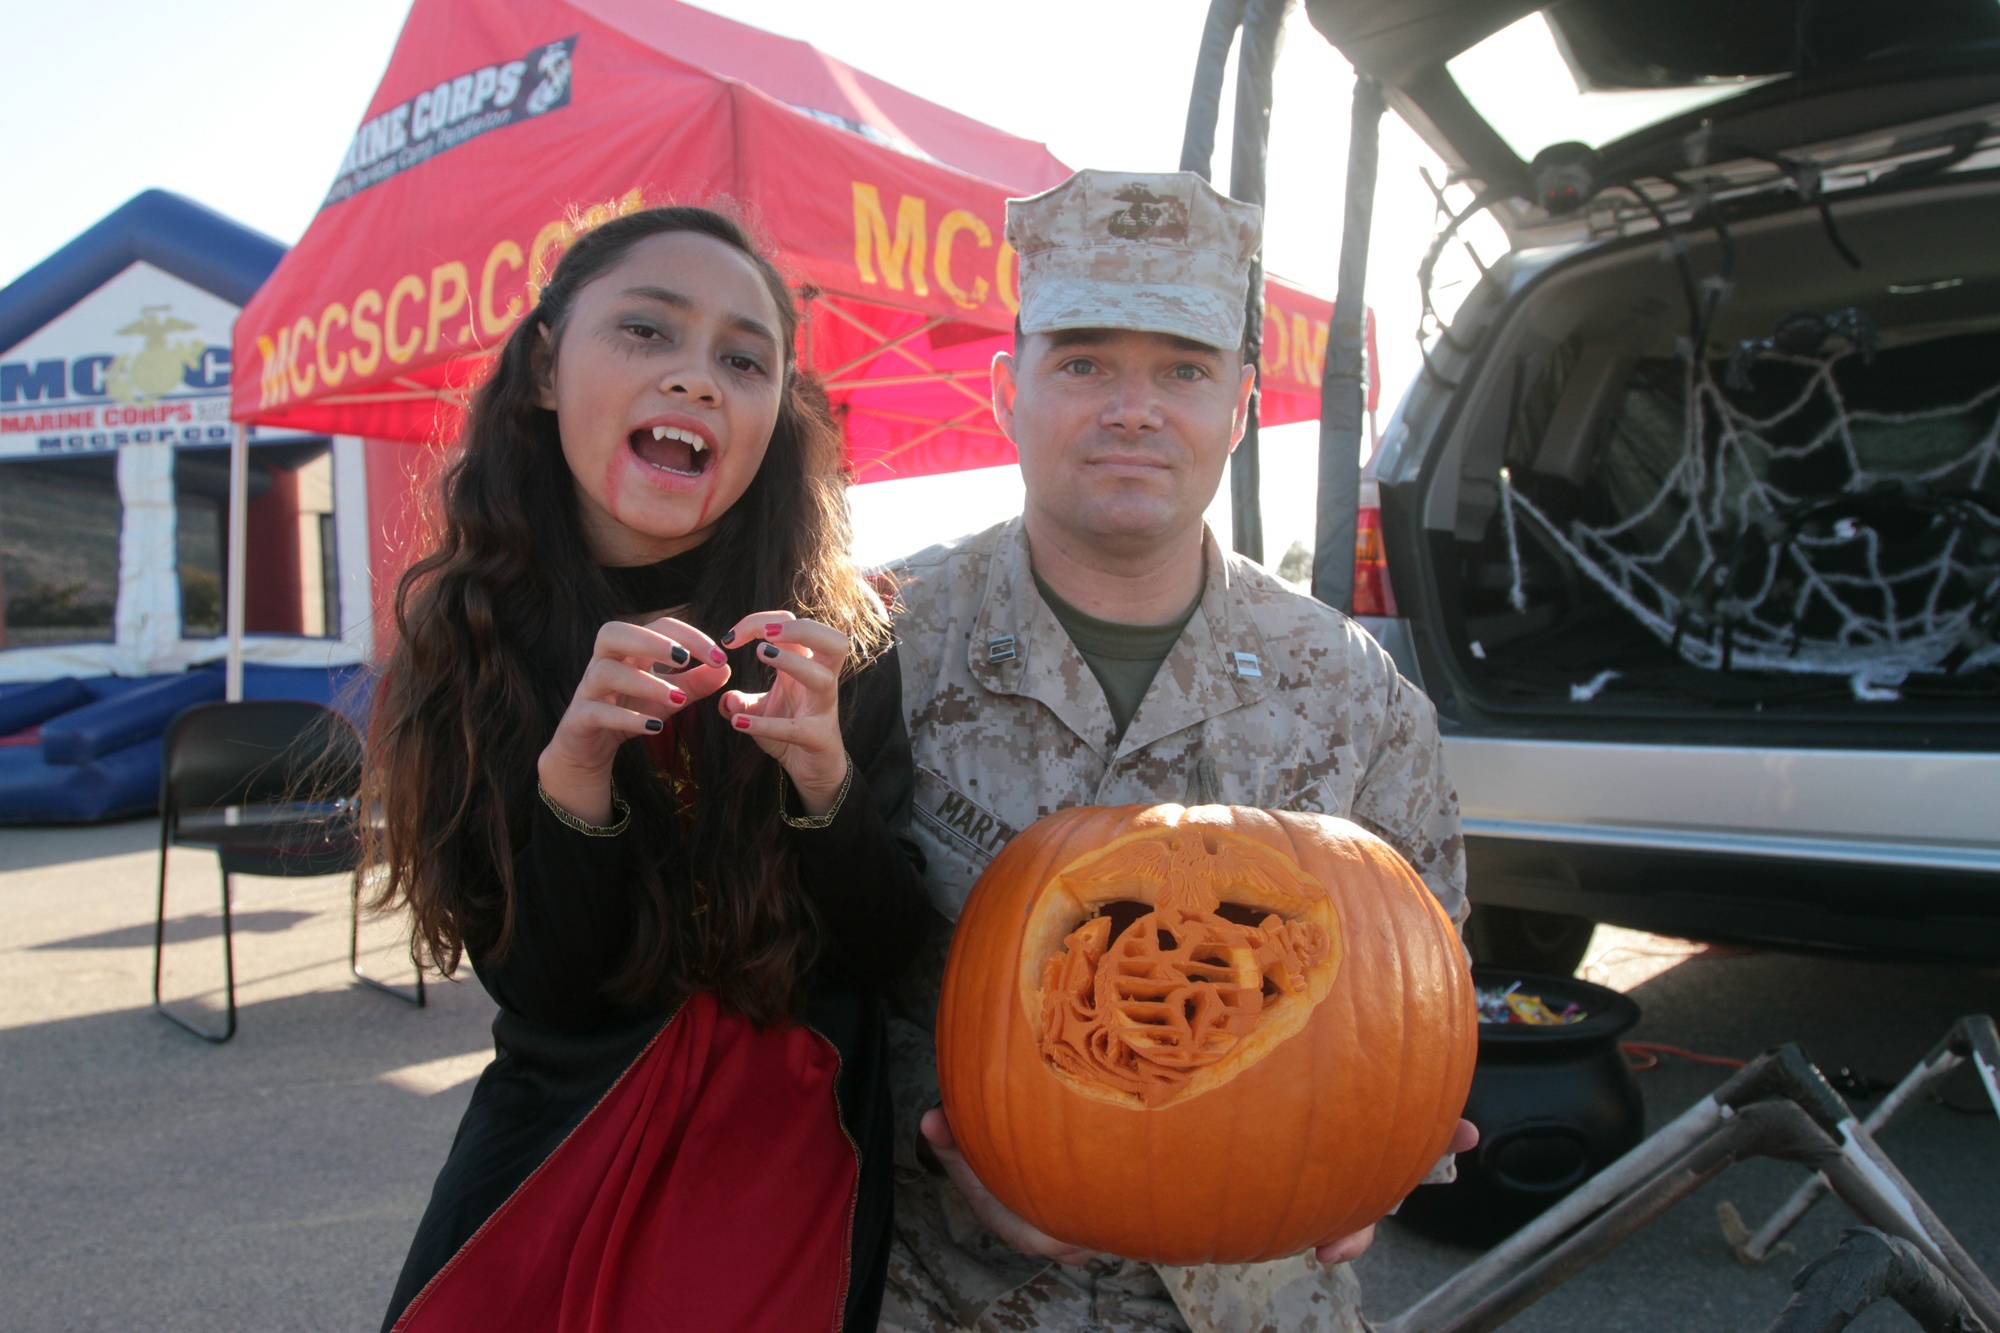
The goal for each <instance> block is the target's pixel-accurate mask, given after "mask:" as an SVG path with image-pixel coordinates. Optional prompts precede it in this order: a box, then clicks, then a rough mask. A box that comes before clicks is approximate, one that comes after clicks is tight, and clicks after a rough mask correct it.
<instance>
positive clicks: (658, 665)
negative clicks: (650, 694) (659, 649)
mask: <svg viewBox="0 0 2000 1333" xmlns="http://www.w3.org/2000/svg"><path fill="white" fill-rule="evenodd" d="M677 670H679V668H678V667H670V666H668V665H667V664H666V663H665V662H655V663H653V674H654V675H656V676H671V675H673V674H674V672H675V671H677Z"/></svg>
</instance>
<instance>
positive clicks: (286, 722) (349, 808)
mask: <svg viewBox="0 0 2000 1333" xmlns="http://www.w3.org/2000/svg"><path fill="white" fill-rule="evenodd" d="M163 745H164V750H165V753H164V757H163V762H162V764H161V771H160V891H159V914H158V917H157V918H156V920H155V922H154V926H153V1008H154V1010H155V1011H156V1012H158V1013H159V1014H161V1015H162V1016H164V1017H166V1018H168V1019H170V1020H171V1021H173V1022H174V1023H176V1024H178V1025H179V1026H181V1027H183V1028H185V1029H187V1030H188V1031H189V1032H191V1033H193V1034H194V1035H195V1036H197V1037H200V1038H201V1039H202V1040H203V1041H208V1042H217V1043H220V1042H225V1041H228V1040H229V1039H230V1038H231V1037H233V1036H235V1035H236V959H235V951H234V948H233V944H232V939H231V934H230V915H229V888H230V885H229V881H230V877H231V876H233V875H271V876H280V877H287V878H290V877H299V876H306V875H337V874H340V873H342V872H347V873H348V874H351V875H352V876H353V888H352V891H351V894H350V900H351V901H350V909H351V916H350V920H349V924H348V935H347V965H348V969H349V970H350V971H351V972H352V973H353V974H354V977H355V979H356V980H357V981H360V982H361V983H363V984H364V985H367V986H371V987H373V988H374V989H376V990H379V991H381V992H383V993H384V994H386V995H393V996H395V997H396V998H397V999H399V1000H406V1001H408V1002H409V1003H411V1004H414V1005H417V1006H418V1007H420V1008H421V1007H422V1006H423V1003H424V973H423V969H422V967H418V968H417V980H416V984H415V985H414V986H412V987H407V988H406V987H402V986H393V985H390V984H388V983H387V982H383V981H378V980H377V979H375V978H374V977H371V976H369V975H367V974H366V973H364V972H363V971H362V970H361V955H360V948H361V854H362V853H361V828H360V813H359V810H358V807H357V804H356V797H357V795H358V793H359V791H360V788H361V738H360V737H359V736H358V735H356V734H355V731H354V728H353V726H351V725H350V724H349V723H348V721H347V719H345V718H343V717H341V716H340V714H338V713H336V712H333V711H332V710H331V709H328V708H323V707H321V706H320V705H318V704H314V703H304V702H299V701H291V700H283V701H280V700H271V701H258V702H251V703H220V704H200V705H197V706H196V707H193V708H190V709H188V710H187V711H186V712H184V713H182V714H180V716H178V717H176V718H175V719H174V720H173V723H172V724H171V725H170V726H169V727H168V728H167V734H166V738H165V740H164V742H163ZM169 847H202V848H206V849H208V850H210V851H212V852H214V853H215V854H216V858H217V859H218V860H219V861H220V862H221V863H222V975H223V994H224V996H225V1005H226V1008H225V1021H224V1024H223V1027H222V1030H221V1031H220V1032H216V1031H212V1030H210V1029H208V1028H204V1027H202V1026H201V1025H200V1024H198V1023H195V1022H192V1021H190V1020H189V1019H187V1018H185V1017H183V1016H181V1015H180V1014H177V1013H175V1012H174V1011H173V1010H172V1009H170V1008H169V1007H168V1006H167V1005H166V1004H165V1003H164V1002H163V1001H162V1000H161V998H160V972H161V965H162V962H163V960H164V957H165V954H166V940H167V849H168V848H169Z"/></svg>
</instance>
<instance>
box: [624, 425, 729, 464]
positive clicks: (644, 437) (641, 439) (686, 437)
mask: <svg viewBox="0 0 2000 1333" xmlns="http://www.w3.org/2000/svg"><path fill="white" fill-rule="evenodd" d="M626 442H627V443H628V444H629V445H630V446H631V449H632V452H633V453H635V454H637V455H638V456H639V458H640V460H641V461H642V462H645V463H649V464H651V465H652V466H653V467H656V468H659V469H660V470H661V471H663V472H672V473H675V474H676V475H678V476H683V477H699V476H700V475H701V474H702V473H704V472H706V471H707V470H708V464H709V461H710V459H712V458H713V457H714V451H713V450H711V449H710V448H709V447H708V441H706V440H704V439H702V438H701V436H699V435H697V434H695V433H694V432H693V431H691V430H682V429H681V428H680V427H678V426H652V427H642V428H641V429H639V430H635V431H633V432H632V433H631V434H630V435H629V436H627V437H626Z"/></svg>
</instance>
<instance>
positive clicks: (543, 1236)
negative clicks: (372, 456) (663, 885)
mask: <svg viewBox="0 0 2000 1333" xmlns="http://www.w3.org/2000/svg"><path fill="white" fill-rule="evenodd" d="M677 566H678V567H677ZM607 573H608V574H611V575H612V576H613V577H614V584H616V583H618V582H621V581H622V582H623V583H624V584H625V585H626V586H625V587H624V588H623V589H622V590H621V591H622V592H623V593H624V594H625V600H627V601H629V602H631V604H633V605H636V606H641V607H648V608H656V607H660V606H672V605H678V604H680V603H681V602H684V601H686V600H687V598H686V590H685V587H684V584H685V580H686V577H687V573H688V570H687V566H686V562H685V558H683V559H682V560H681V561H679V562H676V561H669V562H666V563H665V564H663V565H662V566H655V567H651V568H650V569H644V570H612V571H607ZM675 593H679V595H678V596H675V595H674V594H675ZM648 599H658V600H648ZM841 696H842V697H841V722H842V731H843V733H844V735H845V737H846V741H847V751H848V755H849V757H850V758H851V760H852V762H853V777H852V785H851V787H850V789H849V790H848V792H847V795H846V798H845V799H844V801H843V802H842V803H841V805H840V808H839V810H838V812H837V814H836V816H835V818H834V819H833V821H832V822H831V823H830V824H828V825H827V826H825V827H823V828H811V829H793V828H786V829H785V830H784V836H786V837H789V838H791V839H793V841H794V847H793V851H794V854H795V864H796V865H797V867H798V876H799V882H800V884H801V886H802V888H803V889H804V891H805V892H806V893H807V894H808V895H809V896H810V897H811V899H812V901H813V904H814V907H815V909H816V911H817V914H818V917H819V920H820V922H821V926H822V946H821V952H820V961H819V963H818V964H817V965H816V966H815V969H814V972H813V974H812V976H811V978H810V992H809V999H808V1001H807V1003H806V1005H805V1008H804V1011H803V1012H802V1013H801V1014H800V1016H799V1019H798V1022H797V1024H796V1025H780V1026H779V1027H777V1028H766V1029H759V1028H756V1027H754V1026H753V1025H751V1024H749V1023H748V1022H747V1021H746V1020H744V1019H742V1018H741V1017H739V1016H736V1015H733V1014H731V1013H729V1012H728V1011H726V1010H723V1009H721V1007H720V1006H719V1005H717V1004H716V1002H715V1000H714V997H713V996H710V995H707V994H706V993H701V992H697V993H696V994H695V995H693V996H690V997H688V998H687V999H686V1000H685V1001H683V1002H682V1003H680V1004H679V1005H675V1006H673V1007H670V1008H652V1009H644V1008H639V1009H635V1008H630V1007H621V1006H619V1005H617V1004H614V1003H612V1002H611V1001H609V1000H608V999H606V998H605V997H604V995H603V994H602V992H601V989H600V987H601V982H602V980H603V978H605V977H607V976H608V975H610V974H611V972H612V971H613V969H614V968H615V966H616V964H617V962H618V960H619V959H620V957H621V956H622V953H623V950H624V947H625V944H626V942H627V940H628V938H629V926H630V921H631V907H630V898H629V896H628V895H627V893H626V892H625V886H626V885H627V884H628V883H629V880H630V877H631V875H632V874H633V870H632V864H633V862H632V858H633V857H635V856H638V855H642V854H644V843H643V841H642V835H641V834H640V832H639V831H638V829H637V827H636V825H637V821H636V820H635V821H634V827H632V828H627V829H626V830H625V831H623V832H621V833H619V834H618V835H617V836H614V837H605V836H593V835H589V834H585V833H583V832H581V831H578V830H577V829H574V828H571V827H570V826H569V825H567V824H565V823H564V822H563V821H562V820H560V819H558V818H557V817H556V816H555V815H554V814H553V813H552V812H551V811H550V810H549V809H548V808H547V807H546V806H544V805H543V804H542V803H541V802H540V801H537V802H535V804H534V814H533V816H532V818H533V824H532V827H531V829H530V830H529V836H528V838H527V842H526V846H525V847H524V848H523V849H522V850H521V851H520V853H519V854H518V855H517V857H516V859H515V863H514V875H515V883H516V893H517V903H516V912H517V918H516V927H515V935H514V940H513V942H512V944H511V945H510V947H509V948H508V950H507V951H506V953H505V954H504V956H503V957H502V958H500V959H499V960H497V961H495V960H493V959H491V958H490V957H482V951H481V950H479V949H478V948H477V947H476V945H474V944H469V952H470V953H471V956H472V962H473V965H474V968H475V969H476V971H477V973H478V976H479V980H480V982H481V984H482V985H484V986H485V988H486V990H487V992H488V993H489V994H490V995H491V996H492V997H493V999H494V1000H495V1001H496V1002H497V1003H498V1004H499V1006H500V1012H499V1015H498V1017H497V1018H495V1020H494V1023H493V1038H494V1047H495V1051H496V1056H495V1059H494V1060H493V1062H492V1063H491V1064H490V1065H488V1066H487V1068H486V1070H485V1072H484V1073H483V1074H482V1075H481V1076H480V1078H479V1081H478V1083H477V1085H476V1086H475V1088H474V1090H473V1093H472V1100H471V1104H470V1105H469V1106H468V1107H467V1109H466V1113H465V1118H464V1120H463V1121H462V1122H461V1124H460V1125H459V1129H458V1134H457V1137H456V1139H455V1140H454V1141H453V1144H452V1148H451V1152H450V1155H449V1157H448V1158H447V1159H446V1162H445V1165H444V1169H443V1170H442V1171H441V1172H440V1173H439V1175H438V1179H437V1183H436V1185H435V1186H434V1187H433V1190H432V1194H431V1200H430V1205H429V1207H428V1208H427V1209H426V1210H425V1213H424V1217H423V1220H422V1222H421V1223H420V1224H419V1226H418V1229H417V1235H416V1238H415V1241H414V1242H413V1243H412V1245H411V1248H410V1253H409V1257H408V1259H407V1260H406V1262H405V1265H404V1268H403V1273H402V1276H401V1278H400V1280H399V1281H398V1282H397V1285H396V1291H395V1295H394V1297H393V1299H392V1301H391V1303H390V1307H389V1313H388V1316H387V1318H386V1319H385V1321H384V1325H383V1326H384V1328H385V1329H394V1330H400V1331H402V1333H429V1331H431V1330H439V1329H460V1328H462V1329H467V1330H472V1329H477V1330H480V1333H488V1331H489V1330H500V1329H515V1328H520V1329H537V1330H562V1333H613V1331H615V1330H621V1329H626V1328H639V1327H646V1328H651V1327H672V1328H695V1327H700V1328H704V1329H707V1328H740V1329H760V1330H761V1329H770V1330H773V1331H774V1333H777V1331H778V1330H785V1331H786V1333H789V1331H790V1330H793V1329H799V1328H813V1327H817V1328H826V1329H829V1330H831V1331H834V1333H837V1331H838V1330H851V1331H853V1333H865V1331H866V1330H872V1329H874V1327H875V1324H876V1319H877V1311H878V1309H879V1306H880V1302H881V1292H882V1282H883V1275H884V1272H885V1268H886V1265H887V1261H888V1241H889V1227H890V1190H891V1179H890V1171H891V1134H892V1124H891V1121H892V1116H891V1110H890V1104H889V1096H888V1084H887V1059H888V1052H887V1046H886V1039H885V1036H884V1030H883V1019H882V1014H881V1011H880V1008H879V1002H878V1000H877V998H876V997H877V995H878V994H879V993H880V992H881V990H882V988H883V987H884V986H886V985H887V983H888V982H889V981H890V980H891V979H892V978H893V977H894V975H895V974H896V973H897V972H898V971H900V970H901V968H902V967H903V966H904V964H905V963H907V962H908V961H909V959H910V957H911V956H912V954H913V953H914V952H915V950H916V948H917V946H918V944H919V942H920V940H921V938H922V936H923V934H924V931H925V929H926V928H927V925H928V922H929V919H930V915H931V909H930V908H929V906H928V905H927V902H926V900H925V897H924V893H923V888H922V882H921V866H922V853H921V852H919V851H917V850H916V848H915V846H914V845H913V844H912V843H910V842H909V840H908V839H907V837H905V836H904V831H905V830H906V829H907V826H908V819H909V811H910V801H911V794H912V790H913V786H914V780H913V771H912V767H911V760H910V747H909V740H908V737H907V735H906V734H905V731H904V723H903V711H902V697H901V696H902V687H901V679H900V674H899V671H898V668H897V664H896V661H895V656H894V652H893V650H892V651H891V652H889V653H887V654H885V655H884V656H881V657H878V658H876V659H875V660H874V661H872V662H871V663H869V664H868V665H867V666H866V667H864V668H863V669H861V670H860V671H858V672H856V673H854V674H853V675H852V676H851V677H850V678H849V679H848V680H847V681H845V682H844V683H843V686H842V691H841ZM697 706H710V707H712V706H713V704H712V703H710V702H709V701H706V700H704V701H700V703H698V704H697ZM666 735H667V736H668V737H669V738H670V737H671V736H672V735H673V732H672V731H669V732H668V733H666ZM745 743H749V742H748V741H747V739H746V742H745ZM663 780H664V778H663Z"/></svg>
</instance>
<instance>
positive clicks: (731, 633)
mask: <svg viewBox="0 0 2000 1333" xmlns="http://www.w3.org/2000/svg"><path fill="white" fill-rule="evenodd" d="M735 637H736V631H735V630H731V631H729V633H727V634H725V635H723V636H722V637H721V638H719V639H717V640H716V642H717V643H719V644H721V645H722V646H723V647H724V648H727V647H728V646H729V644H730V642H731V641H732V640H733V639H735Z"/></svg>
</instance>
